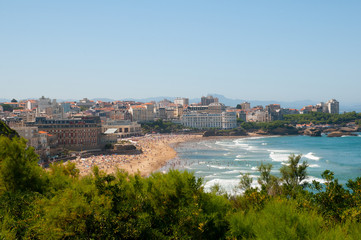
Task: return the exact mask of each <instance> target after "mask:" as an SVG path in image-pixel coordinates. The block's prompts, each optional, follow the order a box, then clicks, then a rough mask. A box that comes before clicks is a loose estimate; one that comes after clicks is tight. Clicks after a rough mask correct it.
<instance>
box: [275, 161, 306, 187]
mask: <svg viewBox="0 0 361 240" xmlns="http://www.w3.org/2000/svg"><path fill="white" fill-rule="evenodd" d="M301 157H302V155H297V156H295V155H294V154H292V155H291V156H289V157H288V161H287V163H286V165H284V166H282V167H281V169H280V172H281V175H282V177H281V180H282V181H283V187H284V189H285V190H286V191H285V192H286V193H287V194H294V193H296V192H297V191H298V190H300V189H303V188H304V187H305V186H306V185H307V183H305V182H304V183H302V181H303V180H305V179H306V177H307V171H306V169H307V167H308V165H307V162H306V161H304V162H303V163H302V164H299V163H300V160H301Z"/></svg>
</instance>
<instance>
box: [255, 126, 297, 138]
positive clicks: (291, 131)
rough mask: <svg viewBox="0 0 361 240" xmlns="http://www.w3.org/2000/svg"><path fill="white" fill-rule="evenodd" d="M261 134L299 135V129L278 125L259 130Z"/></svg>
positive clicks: (258, 132)
mask: <svg viewBox="0 0 361 240" xmlns="http://www.w3.org/2000/svg"><path fill="white" fill-rule="evenodd" d="M256 133H257V134H259V135H281V136H284V135H298V134H299V131H298V130H297V129H296V128H294V127H278V128H274V129H267V130H262V129H261V130H258V131H257V132H256Z"/></svg>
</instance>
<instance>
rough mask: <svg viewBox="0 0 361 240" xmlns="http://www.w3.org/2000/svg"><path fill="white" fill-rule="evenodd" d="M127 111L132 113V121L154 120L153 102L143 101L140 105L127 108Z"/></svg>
mask: <svg viewBox="0 0 361 240" xmlns="http://www.w3.org/2000/svg"><path fill="white" fill-rule="evenodd" d="M129 113H130V114H131V115H132V121H137V122H149V121H154V117H155V113H154V104H152V103H145V104H142V105H132V106H130V108H129Z"/></svg>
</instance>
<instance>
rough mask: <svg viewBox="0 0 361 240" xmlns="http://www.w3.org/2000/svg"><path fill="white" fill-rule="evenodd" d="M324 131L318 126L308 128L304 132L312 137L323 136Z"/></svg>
mask: <svg viewBox="0 0 361 240" xmlns="http://www.w3.org/2000/svg"><path fill="white" fill-rule="evenodd" d="M321 133H322V131H321V130H320V129H317V128H308V129H306V130H305V131H304V132H303V134H304V135H307V136H311V137H321Z"/></svg>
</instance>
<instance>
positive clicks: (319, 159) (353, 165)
mask: <svg viewBox="0 0 361 240" xmlns="http://www.w3.org/2000/svg"><path fill="white" fill-rule="evenodd" d="M176 151H177V152H178V157H177V158H175V159H173V160H171V161H169V162H168V163H167V165H166V166H165V167H163V168H162V169H161V170H162V171H167V170H168V169H171V168H174V169H180V170H188V171H193V172H194V174H195V175H196V176H197V177H202V178H203V179H204V182H205V188H206V189H209V188H210V187H211V186H212V185H214V184H215V183H218V184H219V185H221V186H222V187H223V188H224V189H225V190H226V191H227V192H229V193H236V192H239V190H238V189H237V188H236V187H237V185H238V183H239V180H240V177H241V176H242V174H244V173H249V174H250V176H251V177H252V178H253V183H252V185H253V186H254V187H256V186H258V184H257V178H258V176H259V173H258V171H257V166H259V165H260V164H261V163H262V162H263V163H271V164H272V165H273V169H272V174H274V175H276V176H279V169H280V167H281V166H282V165H283V164H285V162H286V161H287V160H288V157H289V156H290V154H295V155H298V154H302V160H301V161H307V163H308V165H309V167H308V169H307V172H308V174H309V177H308V179H307V181H309V182H312V180H318V181H320V182H323V180H322V178H321V173H322V172H323V171H324V170H326V169H328V170H331V171H333V172H334V173H335V178H338V179H339V182H340V183H342V184H345V183H346V182H347V180H348V179H355V178H356V177H361V136H360V135H359V136H355V137H341V138H328V137H326V136H323V137H309V136H282V137H250V138H239V139H234V138H233V139H230V138H225V139H216V140H215V139H213V140H202V141H199V142H188V143H182V144H179V145H178V146H177V147H176Z"/></svg>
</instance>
